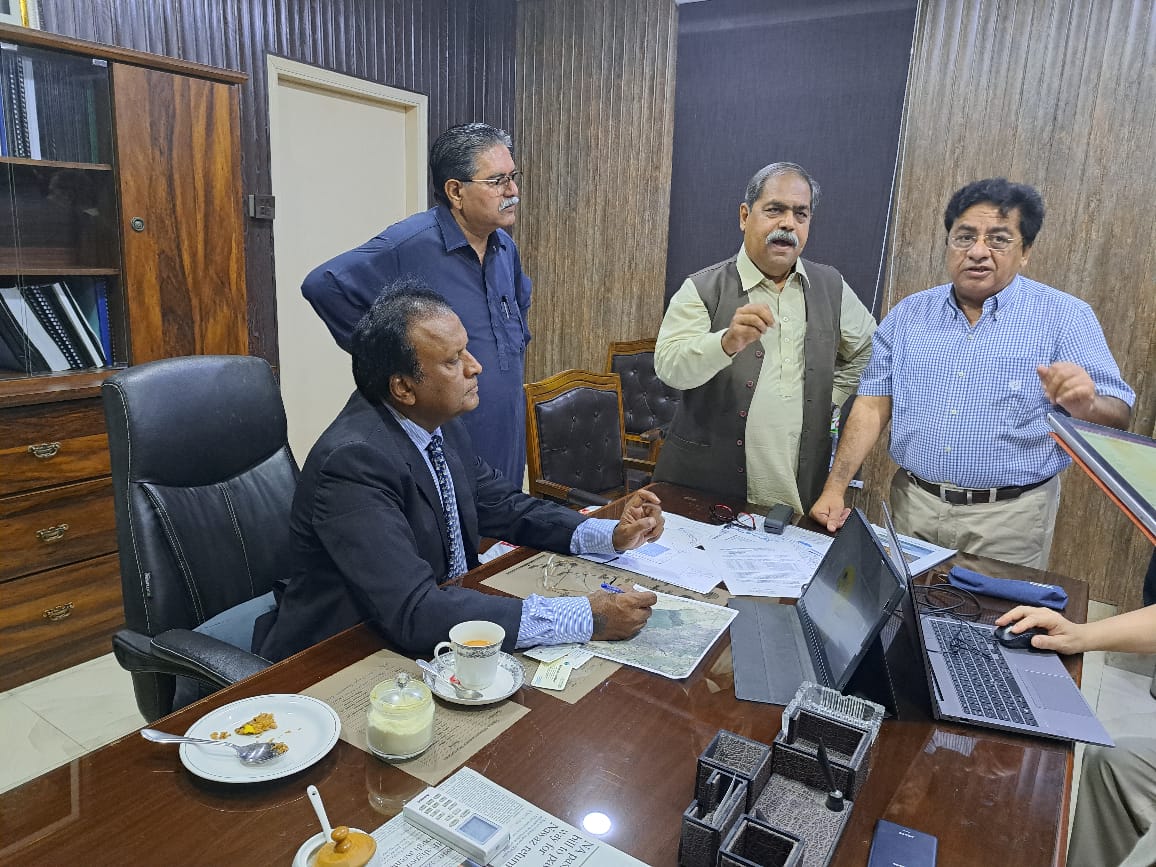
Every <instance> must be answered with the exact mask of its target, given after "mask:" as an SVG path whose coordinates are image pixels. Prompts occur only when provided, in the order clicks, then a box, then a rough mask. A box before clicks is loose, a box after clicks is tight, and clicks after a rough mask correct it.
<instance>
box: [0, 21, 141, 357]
mask: <svg viewBox="0 0 1156 867" xmlns="http://www.w3.org/2000/svg"><path fill="white" fill-rule="evenodd" d="M116 196H117V183H116V167H115V162H114V154H113V135H112V111H111V100H110V90H109V70H108V64H107V62H106V61H104V60H99V59H94V58H91V57H84V56H82V55H76V54H70V53H66V52H60V51H52V50H46V49H41V48H35V47H28V46H18V45H14V44H12V43H0V379H5V378H13V377H26V376H39V375H45V374H52V373H62V372H67V371H76V370H91V369H95V368H102V367H110V366H117V365H121V364H123V363H125V362H126V361H127V352H126V347H127V345H128V343H127V334H126V328H125V326H126V322H125V317H124V304H123V300H122V290H121V243H120V233H119V224H120V217H119V213H118V206H117V197H116Z"/></svg>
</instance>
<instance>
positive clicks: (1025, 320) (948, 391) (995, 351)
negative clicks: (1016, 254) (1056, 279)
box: [859, 275, 1136, 488]
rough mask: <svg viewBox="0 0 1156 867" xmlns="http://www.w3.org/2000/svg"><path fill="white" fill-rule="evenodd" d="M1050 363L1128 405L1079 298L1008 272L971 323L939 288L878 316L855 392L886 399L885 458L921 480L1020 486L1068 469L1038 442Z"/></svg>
mask: <svg viewBox="0 0 1156 867" xmlns="http://www.w3.org/2000/svg"><path fill="white" fill-rule="evenodd" d="M1057 361H1069V362H1072V363H1074V364H1078V365H1080V367H1082V368H1084V369H1085V370H1086V371H1087V372H1088V375H1089V376H1091V378H1092V382H1093V383H1095V386H1096V393H1097V394H1100V395H1104V396H1108V397H1116V398H1119V399H1120V400H1122V401H1124V402H1125V403H1127V404H1128V405H1129V406H1131V405H1132V403H1133V402H1134V401H1135V399H1136V395H1135V392H1133V391H1132V389H1131V388H1129V387H1128V384H1127V383H1126V382H1124V380H1123V379H1122V378H1121V377H1120V368H1119V367H1118V366H1117V364H1116V361H1115V359H1114V358H1113V357H1112V353H1111V351H1110V350H1109V349H1108V344H1107V342H1106V341H1105V340H1104V332H1103V330H1102V329H1101V328H1100V323H1099V322H1098V321H1097V320H1096V316H1095V314H1094V313H1093V312H1092V308H1091V307H1089V306H1088V305H1087V304H1086V303H1085V302H1083V301H1081V300H1080V299H1078V298H1075V297H1073V296H1071V295H1068V294H1066V293H1064V292H1061V291H1059V290H1058V289H1053V288H1052V287H1051V286H1046V285H1044V284H1043V283H1037V282H1036V281H1035V280H1030V279H1028V278H1027V277H1024V276H1022V275H1017V276H1016V278H1015V279H1014V280H1012V282H1011V283H1009V284H1008V285H1007V286H1006V287H1005V288H1004V289H1003V290H1002V291H1000V292H998V293H996V294H995V295H993V296H992V297H991V298H988V299H987V300H986V301H985V302H984V304H983V311H982V313H981V315H980V318H979V319H978V320H977V321H976V323H975V324H974V325H972V324H971V323H969V322H968V321H967V317H966V316H965V315H964V314H963V312H962V311H961V310H960V309H959V306H958V305H957V304H956V301H955V297H954V293H953V292H952V287H951V284H947V285H944V286H936V287H934V288H932V289H927V290H926V291H923V292H917V293H915V294H914V295H910V296H908V297H907V298H904V299H903V300H902V301H900V302H899V303H898V304H896V305H895V307H894V308H893V309H892V310H891V312H890V313H888V314H887V316H886V317H885V318H884V320H883V321H882V322H881V323H880V324H879V328H878V330H877V331H876V332H875V336H874V342H873V346H872V354H871V363H870V364H869V365H868V366H867V370H866V371H865V372H864V373H863V377H862V379H861V380H860V382H859V394H862V395H873V396H890V397H891V457H892V458H893V459H894V460H895V462H896V463H897V464H899V466H901V467H903V468H904V469H905V470H908V471H910V472H912V473H915V475H917V476H919V477H920V478H922V479H925V480H927V481H929V482H937V483H947V484H951V485H955V486H957V487H961V488H1000V487H1005V486H1009V485H1030V484H1034V483H1036V482H1041V481H1044V480H1045V479H1049V478H1051V477H1052V476H1054V475H1055V474H1056V473H1058V472H1059V471H1060V470H1062V469H1064V468H1065V467H1066V466H1067V465H1068V464H1069V463H1070V461H1069V459H1068V456H1067V455H1066V454H1065V453H1064V452H1063V450H1061V449H1060V448H1059V447H1058V446H1057V445H1056V444H1055V442H1054V441H1053V440H1052V439H1051V437H1050V436H1049V435H1048V431H1049V428H1048V424H1047V421H1046V415H1047V413H1048V411H1049V410H1050V409H1051V405H1050V404H1049V403H1048V399H1047V397H1046V395H1045V394H1044V387H1043V384H1042V383H1041V382H1040V379H1039V376H1038V375H1037V373H1036V366H1037V365H1040V364H1052V363H1054V362H1057Z"/></svg>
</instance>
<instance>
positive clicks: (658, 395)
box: [610, 351, 682, 434]
mask: <svg viewBox="0 0 1156 867" xmlns="http://www.w3.org/2000/svg"><path fill="white" fill-rule="evenodd" d="M610 372H611V373H617V374H618V378H619V379H620V380H621V381H622V411H623V413H624V414H625V418H624V419H623V420H624V422H625V424H626V432H627V433H630V434H641V433H645V432H646V431H648V430H653V429H654V428H665V427H666V426H667V425H668V424H670V421H671V419H673V418H674V411H675V410H676V409H677V408H678V404H679V402H680V401H681V400H682V392H681V391H679V390H678V389H677V388H671V387H670V386H669V385H667V384H666V383H665V382H663V381H662V380H661V379H659V378H658V375H657V374H656V373H655V372H654V352H653V351H650V352H634V353H630V354H628V355H614V354H612V355H611V357H610Z"/></svg>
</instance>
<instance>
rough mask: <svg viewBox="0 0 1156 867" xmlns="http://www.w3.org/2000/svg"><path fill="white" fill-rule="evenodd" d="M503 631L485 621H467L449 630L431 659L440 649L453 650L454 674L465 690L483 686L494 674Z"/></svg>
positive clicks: (503, 636)
mask: <svg viewBox="0 0 1156 867" xmlns="http://www.w3.org/2000/svg"><path fill="white" fill-rule="evenodd" d="M505 640H506V630H504V629H503V628H502V627H500V626H499V625H498V624H496V623H491V622H490V621H489V620H467V621H465V622H464V623H459V624H458V625H457V626H455V627H454V628H453V629H451V630H450V640H449V641H440V642H438V645H437V647H435V648H434V662H435V663H436V664H438V665H441V662H440V660H439V657H440V656H441V654H442V651H443V650H452V651H453V652H454V674H456V675H457V678H458V682H459V683H461V685H462V686H464V687H466V688H467V689H486V688H487V687H489V686H490V684H492V683H493V682H494V678H495V677H497V675H498V659H499V655H500V653H501V650H502V642H503V641H505Z"/></svg>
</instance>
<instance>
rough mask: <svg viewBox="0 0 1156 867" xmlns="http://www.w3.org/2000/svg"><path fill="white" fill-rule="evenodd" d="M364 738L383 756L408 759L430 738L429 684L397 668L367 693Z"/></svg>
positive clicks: (432, 718)
mask: <svg viewBox="0 0 1156 867" xmlns="http://www.w3.org/2000/svg"><path fill="white" fill-rule="evenodd" d="M366 722H367V723H368V726H367V728H366V741H367V742H368V744H369V749H370V751H371V752H372V753H373V754H374V755H377V756H380V757H381V758H384V759H408V758H412V757H413V756H416V755H417V754H418V753H421V752H423V751H424V750H425V749H426V748H427V747H428V746H429V745H430V744H431V743H432V742H433V727H434V700H433V694H432V693H431V692H430V690H429V687H428V686H426V685H425V684H424V683H422V682H421V681H420V680H413V679H411V678H410V676H409V675H408V674H407V673H406V672H404V671H399V672H398V673H397V677H396V678H394V680H386V681H382V682H381V683H379V684H378V685H377V686H375V687H374V688H373V690H372V691H371V692H370V694H369V711H368V713H367V715H366Z"/></svg>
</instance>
